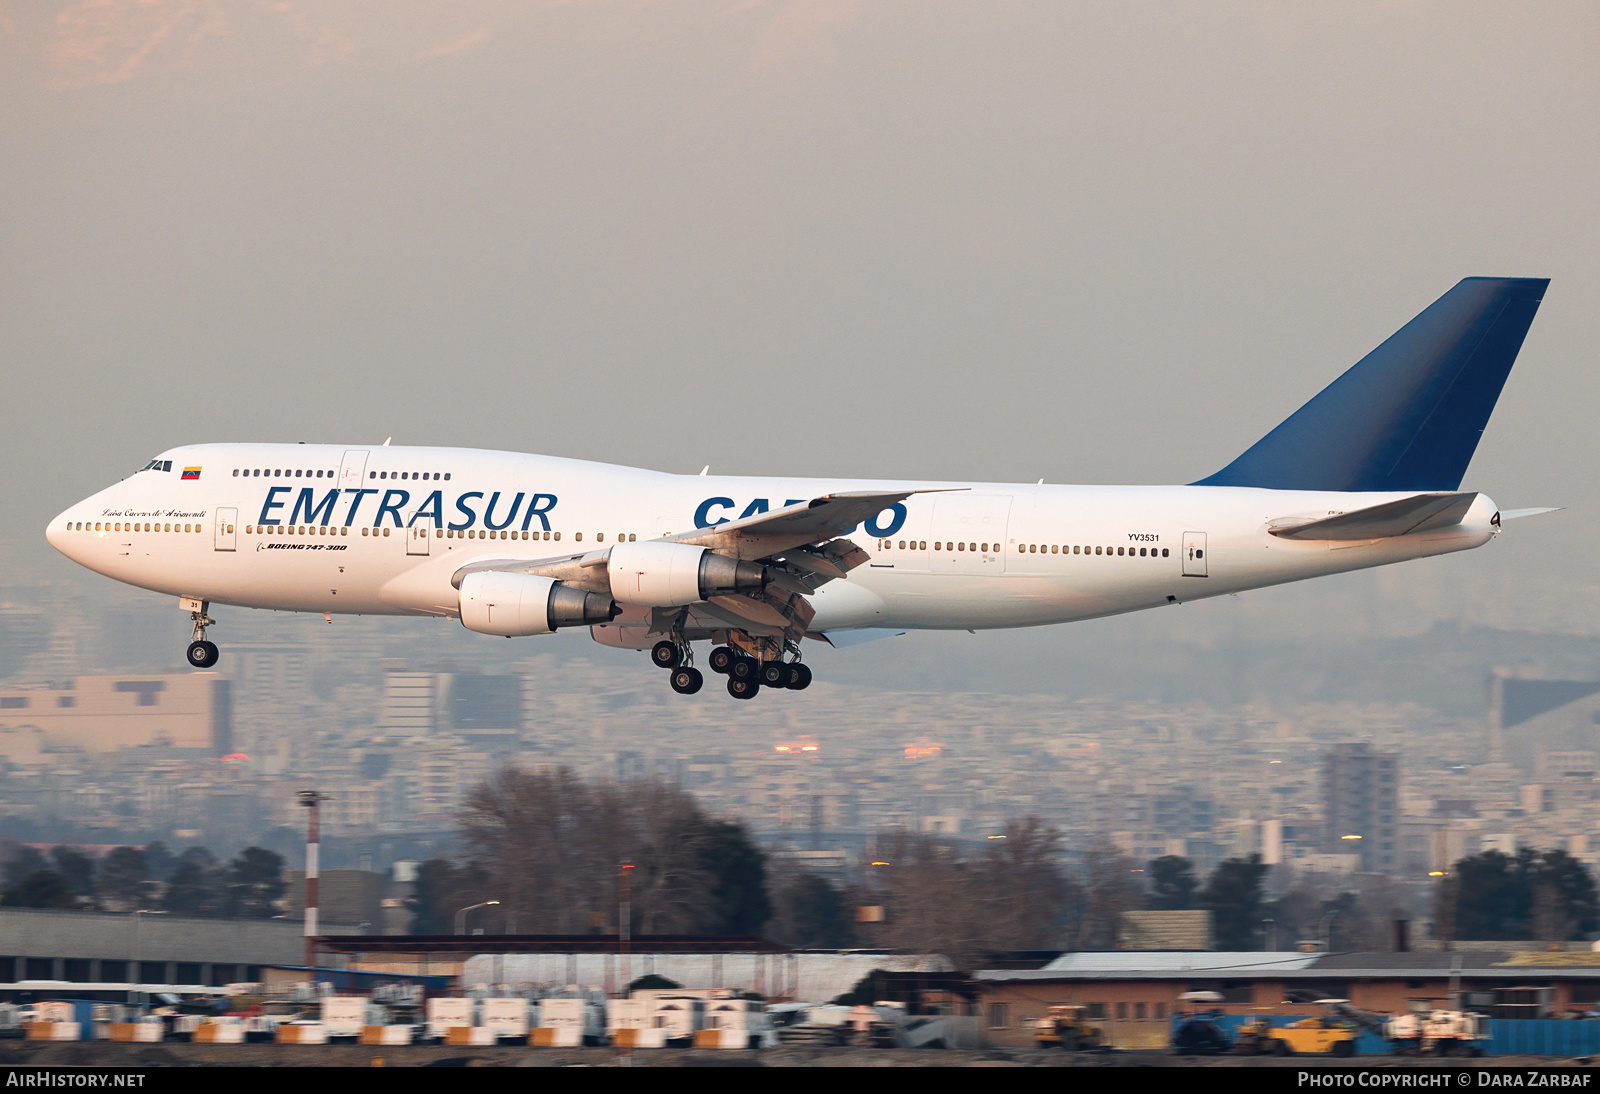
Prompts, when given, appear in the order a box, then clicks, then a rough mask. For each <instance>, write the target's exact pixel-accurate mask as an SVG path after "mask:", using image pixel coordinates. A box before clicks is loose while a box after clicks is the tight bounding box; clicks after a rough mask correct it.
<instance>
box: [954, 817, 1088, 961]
mask: <svg viewBox="0 0 1600 1094" xmlns="http://www.w3.org/2000/svg"><path fill="white" fill-rule="evenodd" d="M975 873H976V877H977V881H978V886H977V887H978V890H979V893H980V894H981V895H982V900H983V910H984V917H983V918H984V924H985V929H984V940H985V942H986V943H987V944H988V946H989V947H990V948H991V949H995V950H1020V949H1048V948H1050V947H1053V946H1055V945H1056V944H1057V941H1058V939H1059V937H1060V933H1061V920H1062V917H1063V915H1064V914H1065V911H1066V908H1067V905H1068V902H1069V901H1070V900H1072V898H1073V897H1074V895H1075V893H1076V889H1077V886H1076V885H1075V884H1074V883H1073V881H1072V880H1071V879H1070V878H1069V877H1068V876H1067V873H1066V870H1065V869H1063V867H1062V863H1061V833H1060V831H1059V830H1057V829H1055V828H1052V827H1051V826H1050V825H1048V824H1045V823H1044V822H1043V821H1042V820H1040V819H1039V818H1038V817H1024V818H1023V819H1021V820H1016V821H1011V822H1010V823H1008V824H1007V825H1006V830H1005V837H1004V838H1003V839H998V840H994V841H992V842H991V843H990V844H989V846H988V848H987V849H986V852H985V854H984V856H983V858H982V859H980V860H979V862H978V864H977V868H976V871H975Z"/></svg>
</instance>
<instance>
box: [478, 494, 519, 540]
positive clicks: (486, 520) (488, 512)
mask: <svg viewBox="0 0 1600 1094" xmlns="http://www.w3.org/2000/svg"><path fill="white" fill-rule="evenodd" d="M499 500H500V491H498V490H496V491H495V492H494V496H493V497H492V498H490V499H489V506H488V508H486V509H485V510H484V511H483V526H484V527H485V528H489V529H492V530H494V531H496V532H498V531H499V530H500V529H502V528H509V527H511V522H512V521H514V520H516V519H517V510H518V509H521V508H522V495H521V494H518V495H517V496H516V497H514V498H512V499H511V512H509V513H507V514H506V519H505V520H503V521H501V522H500V523H499V524H496V523H495V522H494V505H495V502H497V501H499Z"/></svg>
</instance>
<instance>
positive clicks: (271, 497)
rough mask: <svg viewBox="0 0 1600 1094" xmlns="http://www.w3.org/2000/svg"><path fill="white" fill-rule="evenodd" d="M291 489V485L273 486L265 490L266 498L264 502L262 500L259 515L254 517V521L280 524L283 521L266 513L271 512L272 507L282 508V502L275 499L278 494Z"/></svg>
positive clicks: (285, 492)
mask: <svg viewBox="0 0 1600 1094" xmlns="http://www.w3.org/2000/svg"><path fill="white" fill-rule="evenodd" d="M293 489H294V487H292V486H274V487H272V488H271V489H270V490H268V491H267V500H266V501H265V502H263V503H262V505H261V516H259V517H258V518H256V523H257V524H282V523H283V521H281V520H278V519H277V518H276V517H268V516H267V514H268V513H270V512H272V511H273V510H274V509H282V508H283V502H281V501H279V500H277V499H278V495H279V494H287V493H288V492H289V491H290V490H293Z"/></svg>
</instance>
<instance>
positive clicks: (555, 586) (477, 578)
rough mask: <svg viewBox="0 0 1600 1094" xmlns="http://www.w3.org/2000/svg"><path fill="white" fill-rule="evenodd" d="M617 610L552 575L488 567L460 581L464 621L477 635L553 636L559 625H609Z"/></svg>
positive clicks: (607, 599)
mask: <svg viewBox="0 0 1600 1094" xmlns="http://www.w3.org/2000/svg"><path fill="white" fill-rule="evenodd" d="M616 614H617V605H616V603H615V602H614V601H613V600H612V599H611V598H610V597H608V596H605V595H604V594H602V593H586V592H584V591H583V590H582V589H574V588H573V587H572V586H570V585H566V584H563V583H562V582H560V581H557V580H555V579H554V578H549V577H539V576H538V575H536V574H513V573H504V572H502V571H498V570H488V571H482V572H479V573H475V574H468V575H467V576H466V577H464V578H462V579H461V625H462V626H463V627H465V628H467V630H469V631H477V632H478V633H479V634H498V635H504V636H505V637H507V638H511V637H521V636H524V635H531V634H549V633H551V632H552V631H554V630H556V629H557V628H560V627H587V626H592V625H593V624H596V623H609V622H610V621H611V620H612V619H614V618H616Z"/></svg>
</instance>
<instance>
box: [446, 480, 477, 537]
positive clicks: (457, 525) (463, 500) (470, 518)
mask: <svg viewBox="0 0 1600 1094" xmlns="http://www.w3.org/2000/svg"><path fill="white" fill-rule="evenodd" d="M481 497H483V491H481V490H474V491H472V492H471V493H469V494H462V495H461V496H460V497H459V498H457V499H456V509H457V510H458V511H460V513H461V514H462V515H463V516H465V517H466V518H467V519H466V520H465V521H452V522H451V524H450V527H451V528H453V529H455V530H456V531H458V532H459V531H461V529H463V528H471V527H472V526H473V525H474V524H475V523H477V520H478V514H476V513H474V512H473V511H472V510H471V509H468V508H467V499H468V498H481Z"/></svg>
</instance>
